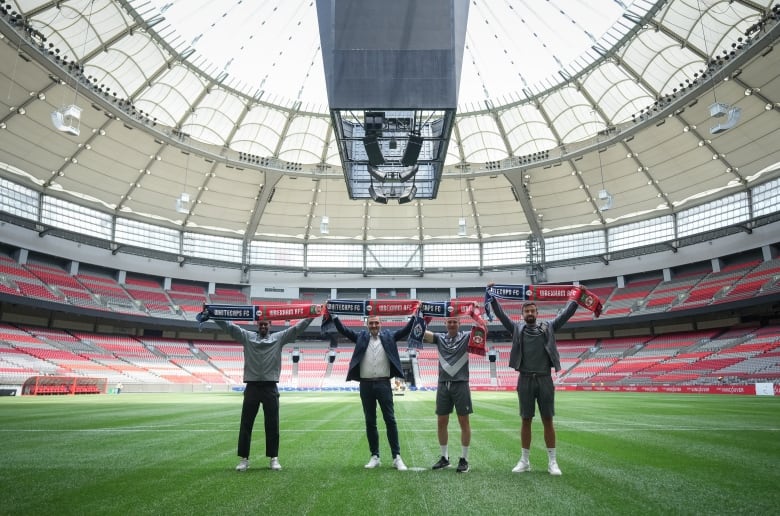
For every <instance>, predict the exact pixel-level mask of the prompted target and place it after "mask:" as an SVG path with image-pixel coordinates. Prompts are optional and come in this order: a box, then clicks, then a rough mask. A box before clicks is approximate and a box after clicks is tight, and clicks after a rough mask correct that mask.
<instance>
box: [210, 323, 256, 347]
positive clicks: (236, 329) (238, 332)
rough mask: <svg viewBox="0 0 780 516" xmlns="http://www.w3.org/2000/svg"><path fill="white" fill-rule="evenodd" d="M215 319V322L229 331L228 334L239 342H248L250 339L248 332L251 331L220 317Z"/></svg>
mask: <svg viewBox="0 0 780 516" xmlns="http://www.w3.org/2000/svg"><path fill="white" fill-rule="evenodd" d="M213 321H214V324H216V325H217V326H219V327H220V328H221V329H222V330H223V331H225V332H227V334H228V335H230V336H231V337H233V340H237V341H239V342H246V341H247V340H248V337H247V336H246V334H247V333H250V332H249V331H247V330H245V329H244V328H242V327H241V326H239V325H237V324H235V323H234V322H232V321H221V320H219V319H213Z"/></svg>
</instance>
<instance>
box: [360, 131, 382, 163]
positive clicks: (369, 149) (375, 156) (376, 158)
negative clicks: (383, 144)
mask: <svg viewBox="0 0 780 516" xmlns="http://www.w3.org/2000/svg"><path fill="white" fill-rule="evenodd" d="M363 146H364V147H365V148H366V156H368V164H369V165H371V166H372V167H378V166H379V165H384V164H385V157H384V156H382V149H380V148H379V141H378V140H377V139H376V135H369V136H366V137H364V138H363Z"/></svg>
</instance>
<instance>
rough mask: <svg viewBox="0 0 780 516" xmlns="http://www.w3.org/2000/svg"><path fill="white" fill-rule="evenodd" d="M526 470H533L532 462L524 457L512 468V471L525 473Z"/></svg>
mask: <svg viewBox="0 0 780 516" xmlns="http://www.w3.org/2000/svg"><path fill="white" fill-rule="evenodd" d="M526 471H531V463H530V462H528V461H527V460H523V459H520V461H518V463H517V466H515V467H514V468H512V473H525V472H526Z"/></svg>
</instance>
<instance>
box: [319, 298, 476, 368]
mask: <svg viewBox="0 0 780 516" xmlns="http://www.w3.org/2000/svg"><path fill="white" fill-rule="evenodd" d="M331 315H355V316H363V317H366V316H402V315H410V316H413V317H414V318H415V320H414V323H413V324H412V331H411V332H410V334H409V338H408V340H407V342H408V345H409V347H410V348H422V339H423V337H424V335H425V331H426V329H427V326H428V322H429V320H430V318H432V317H461V316H470V317H471V318H472V319H473V320H474V326H472V328H471V336H470V338H469V352H470V353H474V354H477V355H482V356H485V354H486V352H487V346H486V342H487V329H486V327H485V323H484V321H483V320H482V317H481V315H482V309H481V308H480V307H479V306H478V305H477V303H475V302H474V301H463V300H458V299H451V300H450V301H438V302H430V301H418V300H377V299H368V300H362V301H356V300H347V299H330V300H328V302H327V303H325V308H324V309H323V318H322V326H321V329H322V332H323V333H325V334H327V333H329V332H331V331H335V328H334V327H333V321H332V319H331Z"/></svg>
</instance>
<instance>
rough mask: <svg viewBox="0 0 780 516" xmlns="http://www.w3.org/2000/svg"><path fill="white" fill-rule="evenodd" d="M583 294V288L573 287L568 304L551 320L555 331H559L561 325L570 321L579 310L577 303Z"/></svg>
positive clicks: (551, 325)
mask: <svg viewBox="0 0 780 516" xmlns="http://www.w3.org/2000/svg"><path fill="white" fill-rule="evenodd" d="M581 294H582V289H581V288H580V287H575V288H574V289H572V291H571V293H570V294H569V301H568V302H567V303H566V306H565V307H564V308H563V310H561V313H559V314H558V315H557V316H555V318H554V319H553V320H552V321H550V327H552V329H553V331H557V330H558V329H559V328H560V327H561V326H563V325H564V324H566V321H568V320H569V319H570V318H571V316H572V315H574V312H576V311H577V307H578V306H579V305H578V304H577V299H579V297H580V295H581Z"/></svg>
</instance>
